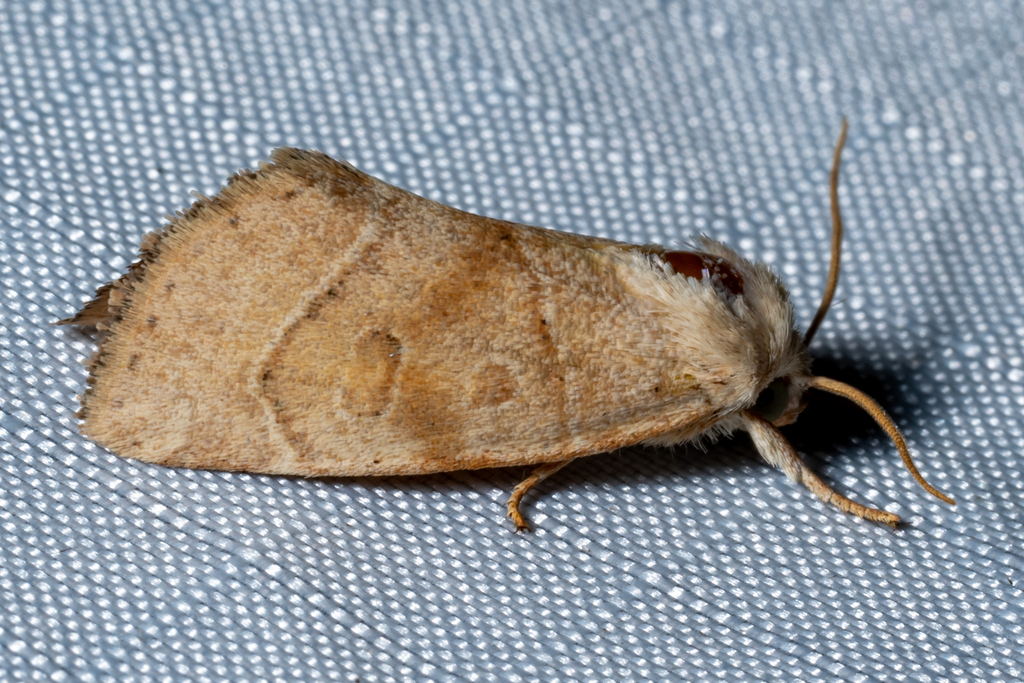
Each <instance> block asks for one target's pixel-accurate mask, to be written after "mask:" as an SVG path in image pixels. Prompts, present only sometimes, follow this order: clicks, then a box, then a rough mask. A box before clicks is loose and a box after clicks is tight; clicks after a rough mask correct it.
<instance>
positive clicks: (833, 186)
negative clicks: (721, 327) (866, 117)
mask: <svg viewBox="0 0 1024 683" xmlns="http://www.w3.org/2000/svg"><path fill="white" fill-rule="evenodd" d="M846 128H847V122H846V117H845V116H844V117H843V127H842V128H841V129H840V130H839V140H838V141H837V142H836V151H835V152H833V154H832V175H831V176H830V178H829V195H830V198H831V204H832V261H831V263H829V266H828V282H827V283H826V284H825V294H824V295H823V296H822V297H821V304H820V305H819V306H818V312H817V313H815V314H814V320H812V321H811V324H810V325H809V326H808V328H807V332H806V334H804V346H810V344H811V340H812V339H814V333H815V332H817V331H818V327H819V326H820V325H821V321H822V320H824V319H825V314H826V313H828V307H829V306H831V305H832V295H834V294H835V293H836V287H837V286H839V256H840V254H841V253H842V250H843V217H842V215H840V213H839V158H840V157H841V156H842V154H843V145H845V144H846Z"/></svg>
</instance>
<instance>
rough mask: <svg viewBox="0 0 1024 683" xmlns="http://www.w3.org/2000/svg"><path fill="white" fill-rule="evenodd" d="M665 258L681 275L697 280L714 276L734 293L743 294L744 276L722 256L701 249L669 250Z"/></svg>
mask: <svg viewBox="0 0 1024 683" xmlns="http://www.w3.org/2000/svg"><path fill="white" fill-rule="evenodd" d="M664 258H665V260H666V261H668V263H669V265H670V266H672V270H674V271H676V272H677V273H679V274H680V275H685V276H686V277H692V278H694V279H697V280H703V279H704V278H713V279H715V280H717V281H718V282H719V284H721V286H722V287H724V288H725V289H727V290H728V291H729V292H731V293H732V294H735V295H736V296H739V295H741V294H743V278H742V277H740V274H739V273H737V272H736V271H735V270H733V267H732V266H731V265H729V262H728V261H726V260H725V259H723V258H721V257H720V256H712V255H711V254H705V253H702V252H699V251H667V252H665V254H664Z"/></svg>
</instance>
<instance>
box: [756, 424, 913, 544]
mask: <svg viewBox="0 0 1024 683" xmlns="http://www.w3.org/2000/svg"><path fill="white" fill-rule="evenodd" d="M742 417H743V423H744V425H743V426H744V428H745V429H746V430H747V431H748V432H750V438H751V439H753V441H754V445H755V446H756V447H757V450H758V452H760V453H761V457H762V458H764V459H765V460H766V461H767V462H768V464H769V465H772V466H774V467H778V468H779V469H780V470H782V471H783V472H785V473H786V476H787V477H789V478H790V479H792V480H793V481H795V482H796V483H798V484H803V485H804V486H805V487H807V488H808V489H810V491H811V493H813V494H814V495H816V496H817V497H818V498H820V499H821V502H823V503H825V505H834V506H835V507H837V508H839V509H840V510H842V511H843V512H847V513H849V514H851V515H856V516H858V517H861V518H863V519H866V520H868V521H869V522H880V523H882V524H885V525H886V526H889V527H892V528H893V529H895V528H896V525H897V524H899V522H900V518H899V517H897V516H896V515H894V514H892V513H891V512H886V511H885V510H878V509H876V508H871V507H868V506H866V505H861V504H860V503H855V502H854V501H852V500H850V499H849V498H847V497H846V496H844V495H842V494H841V493H837V492H836V491H833V490H832V487H830V486H829V485H828V484H826V483H825V482H823V481H822V480H821V479H820V478H818V475H816V474H815V473H814V472H812V471H811V469H810V468H809V467H807V465H806V464H804V461H803V460H801V459H800V456H799V455H797V452H796V450H794V449H793V446H791V445H790V443H789V442H788V441H786V437H784V436H782V434H781V433H780V432H779V430H777V429H776V428H775V427H773V426H772V424H771V423H770V422H767V421H766V420H764V419H763V418H761V417H760V416H758V415H754V414H753V413H742Z"/></svg>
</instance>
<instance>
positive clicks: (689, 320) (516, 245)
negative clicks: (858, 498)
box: [59, 121, 953, 530]
mask: <svg viewBox="0 0 1024 683" xmlns="http://www.w3.org/2000/svg"><path fill="white" fill-rule="evenodd" d="M845 136H846V123H845V121H844V123H843V130H842V133H841V135H840V139H839V142H838V144H837V146H836V149H835V155H834V159H833V166H832V175H831V202H832V218H833V237H832V262H831V267H830V273H829V278H828V285H827V287H826V291H825V295H824V297H823V300H822V303H821V306H820V307H819V309H818V312H817V314H816V316H815V317H814V320H813V322H812V323H811V325H810V327H809V328H808V330H807V332H806V333H805V334H803V335H801V334H800V333H799V332H798V331H797V330H796V328H795V325H794V313H793V306H792V304H791V302H790V298H789V294H788V292H787V290H786V288H785V287H784V286H783V284H782V282H781V281H780V280H779V278H778V277H776V275H775V274H773V273H772V271H771V270H770V269H769V268H768V267H767V266H765V265H764V264H761V263H754V262H751V261H749V260H747V259H746V258H743V257H742V256H740V255H739V254H738V253H737V252H735V251H733V250H732V249H730V248H729V247H727V246H725V245H724V244H722V243H720V242H717V241H715V240H713V239H710V238H708V237H699V238H697V239H696V240H695V243H694V245H693V246H692V247H691V248H689V249H687V250H667V249H665V248H664V247H661V246H657V245H633V244H624V243H621V242H616V241H613V240H608V239H599V238H596V237H584V236H580V235H575V234H568V233H562V232H555V231H552V230H545V229H542V228H536V227H530V226H526V225H519V224H515V223H510V222H506V221H501V220H495V219H492V218H485V217H482V216H476V215H472V214H469V213H465V212H463V211H459V210H457V209H454V208H451V207H448V206H444V205H442V204H438V203H436V202H433V201H430V200H428V199H424V198H422V197H419V196H416V195H414V194H411V193H409V192H406V191H404V190H401V189H398V188H396V187H392V186H391V185H388V184H386V183H384V182H382V181H380V180H377V179H376V178H373V177H371V176H369V175H366V174H364V173H361V172H360V171H358V170H356V169H355V168H354V167H353V166H351V165H349V164H347V163H345V162H343V161H335V160H333V159H331V158H329V157H328V156H326V155H324V154H321V153H319V152H312V151H301V150H298V149H288V148H282V149H277V150H275V151H274V152H273V153H272V155H271V161H270V162H269V163H264V164H262V165H261V166H260V167H259V168H258V170H256V171H248V170H246V171H242V172H239V173H238V174H236V175H235V176H234V177H232V178H231V179H230V180H229V182H228V184H227V185H226V187H224V188H223V189H222V190H221V191H220V193H219V194H217V195H216V196H214V197H203V196H201V195H197V199H198V200H197V201H196V202H195V203H194V204H193V205H192V206H191V208H189V209H187V210H185V211H183V212H178V213H177V214H176V215H175V216H172V217H170V223H169V225H167V226H166V227H165V228H164V229H163V230H161V231H159V232H155V233H150V234H148V235H147V236H146V237H145V238H144V239H143V240H142V245H141V247H140V253H139V258H138V260H137V261H136V262H135V263H133V264H132V265H131V266H130V267H129V268H128V271H127V273H125V275H124V276H122V277H121V278H120V279H118V280H115V281H113V282H110V283H108V284H106V285H104V286H102V287H100V288H99V290H98V291H97V293H96V296H95V298H94V299H93V300H91V301H90V302H88V303H87V304H85V306H84V307H83V308H82V310H81V311H80V312H78V313H77V314H76V315H74V316H73V317H71V318H68V319H66V320H62V321H59V322H60V323H63V324H74V325H95V326H96V327H97V328H99V329H100V330H102V331H103V332H104V336H103V337H102V338H101V341H100V344H99V347H98V349H97V352H96V353H95V354H94V356H93V357H92V359H91V360H90V362H89V378H88V384H89V387H88V389H87V390H86V391H85V392H84V394H83V396H82V397H81V410H80V411H79V412H78V414H77V415H78V417H79V418H80V419H81V420H82V423H81V430H82V432H83V433H84V434H85V435H87V436H89V437H91V438H92V439H94V440H95V441H96V442H98V443H99V444H101V445H103V446H105V447H106V448H108V449H110V450H111V451H114V452H115V453H117V454H119V455H122V456H126V457H129V458H136V459H138V460H142V461H145V462H149V463H158V464H161V465H166V466H172V467H190V468H203V469H217V470H241V471H248V472H259V473H268V474H279V475H298V476H309V477H315V476H381V475H413V474H426V473H430V472H443V471H452V470H462V469H474V468H484V467H499V466H500V467H507V466H525V465H536V466H537V468H536V470H535V471H534V472H533V473H532V474H531V475H530V476H528V477H527V478H526V479H525V480H524V481H523V482H522V483H520V484H519V485H518V486H517V487H516V488H515V489H514V491H513V492H512V495H511V497H510V498H509V500H508V504H507V509H508V516H509V517H510V518H511V519H512V521H513V523H514V524H515V527H516V529H517V530H526V529H528V528H529V527H528V525H527V523H526V520H525V519H524V518H523V515H522V514H521V513H520V510H519V505H520V501H521V500H522V498H523V496H524V495H525V494H526V493H527V492H528V491H529V490H530V489H531V488H533V487H534V486H536V485H537V484H538V483H540V482H541V481H543V480H544V479H546V478H547V477H549V476H551V475H552V474H554V473H555V472H557V471H558V470H559V469H561V468H562V467H564V466H565V465H566V464H567V463H569V462H571V461H572V460H573V459H575V458H579V457H582V456H586V455H591V454H594V453H601V452H605V451H611V450H615V449H618V448H622V447H624V446H630V445H634V444H649V445H654V446H664V445H672V444H680V443H685V442H688V441H693V440H697V439H708V438H715V437H718V436H722V435H726V434H729V433H731V432H734V431H737V430H743V431H746V432H749V434H750V436H751V437H752V440H753V443H754V445H755V446H756V448H757V450H758V451H759V452H760V454H761V455H762V456H763V457H764V459H765V460H766V461H767V462H768V463H770V464H772V465H774V466H775V467H778V468H780V469H782V470H783V472H785V473H786V475H787V476H788V477H789V478H790V479H792V480H793V481H795V482H798V483H800V484H803V485H804V486H806V487H807V488H808V489H810V491H811V492H813V493H814V494H815V495H816V496H818V498H820V499H821V500H822V501H823V502H825V503H826V504H831V505H834V506H835V507H837V508H839V509H840V510H843V511H845V512H848V513H851V514H853V515H856V516H858V517H863V518H865V519H868V520H872V521H875V522H881V523H883V524H887V525H889V526H893V527H895V525H896V524H897V523H898V521H899V518H898V517H897V516H896V515H894V514H892V513H889V512H886V511H883V510H878V509H875V508H871V507H867V506H865V505H861V504H859V503H856V502H854V501H852V500H850V499H848V498H846V497H844V496H842V495H840V494H839V493H837V492H835V491H834V490H832V489H831V488H830V487H829V486H828V485H827V484H826V483H824V482H823V481H822V480H821V479H819V478H818V477H817V476H816V475H815V474H814V473H813V472H812V471H811V470H810V469H809V468H808V467H807V466H806V465H805V464H804V463H803V461H802V460H801V459H800V457H799V455H797V453H796V452H795V450H794V449H793V447H792V446H791V445H790V444H789V442H788V441H787V440H786V439H785V437H783V435H782V434H781V433H780V432H779V430H778V427H780V426H782V425H786V424H789V423H791V422H793V421H794V420H795V419H796V418H797V416H798V415H799V414H800V412H801V410H802V409H803V407H804V405H805V403H804V400H803V397H804V394H805V392H806V391H807V390H808V389H818V390H822V391H827V392H832V393H835V394H839V395H841V396H845V397H847V398H848V399H850V400H852V401H853V402H855V403H857V404H858V405H860V406H861V407H862V408H864V409H866V410H867V412H868V413H870V414H871V416H872V417H873V418H874V419H875V420H876V421H877V422H878V423H879V424H880V425H881V426H882V427H883V429H885V431H886V432H888V434H889V435H890V436H891V437H892V439H893V441H894V442H895V444H896V447H897V449H898V450H899V453H900V455H901V456H902V458H903V461H904V463H905V464H906V466H907V468H908V469H909V470H910V472H911V474H913V476H914V477H915V478H916V479H917V481H918V482H920V484H921V485H922V486H923V487H924V488H925V489H927V490H928V491H929V492H930V493H932V494H933V495H935V496H937V497H939V498H940V499H942V500H944V501H946V502H948V503H950V504H952V503H953V501H952V500H951V499H950V498H949V497H947V496H945V495H944V494H942V493H940V492H939V491H937V490H936V489H935V488H933V487H932V486H931V485H929V484H928V483H927V482H926V481H925V480H924V479H923V478H922V476H921V475H920V474H919V473H918V471H917V469H916V468H915V466H914V464H913V462H912V461H911V458H910V454H909V452H908V450H907V447H906V445H905V443H904V441H903V438H902V436H901V435H900V432H899V430H898V429H897V428H896V426H895V425H894V424H893V423H892V421H891V420H890V419H889V418H888V417H887V416H886V414H885V413H884V412H883V410H882V409H881V408H880V407H879V406H878V405H877V404H876V403H875V402H874V401H873V400H871V399H870V398H869V397H867V396H866V395H864V394H863V393H861V392H860V391H858V390H856V389H854V388H852V387H850V386H848V385H845V384H842V383H840V382H837V381H835V380H831V379H827V378H823V377H816V376H814V375H812V374H811V372H810V367H811V357H810V355H809V353H808V345H809V344H810V342H811V340H812V339H813V338H814V334H815V331H816V330H817V329H818V326H819V325H820V324H821V322H822V320H823V319H824V316H825V313H826V312H827V310H828V307H829V303H830V302H831V299H832V296H833V293H834V292H835V289H836V285H837V282H838V274H839V261H840V258H839V257H840V245H841V240H842V219H841V217H840V213H839V205H838V190H837V187H838V173H839V158H840V153H841V150H842V146H843V143H844V141H845Z"/></svg>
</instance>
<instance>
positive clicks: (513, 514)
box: [508, 458, 574, 531]
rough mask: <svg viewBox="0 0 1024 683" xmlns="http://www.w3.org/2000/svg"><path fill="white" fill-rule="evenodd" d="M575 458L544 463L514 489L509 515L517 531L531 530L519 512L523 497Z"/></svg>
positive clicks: (510, 500) (509, 505) (509, 500)
mask: <svg viewBox="0 0 1024 683" xmlns="http://www.w3.org/2000/svg"><path fill="white" fill-rule="evenodd" d="M573 460H574V458H569V459H568V460H562V461H561V462H548V463H544V464H543V465H541V466H540V467H538V468H537V469H535V470H534V471H533V473H532V474H530V476H528V477H527V478H526V479H524V480H522V481H521V482H519V485H518V486H516V487H515V488H514V489H512V495H511V496H509V499H508V517H509V519H511V520H512V523H513V524H515V525H516V531H529V530H530V525H529V524H527V523H526V520H525V519H523V515H522V514H521V513H520V512H519V501H521V500H522V499H523V496H525V495H526V492H527V491H529V490H530V489H532V488H533V487H534V486H536V485H537V484H539V483H541V482H542V481H544V480H545V479H547V478H548V477H550V476H551V475H552V474H554V473H555V472H557V471H558V470H560V469H562V468H563V467H565V466H566V465H568V464H569V463H571V462H572V461H573Z"/></svg>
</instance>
